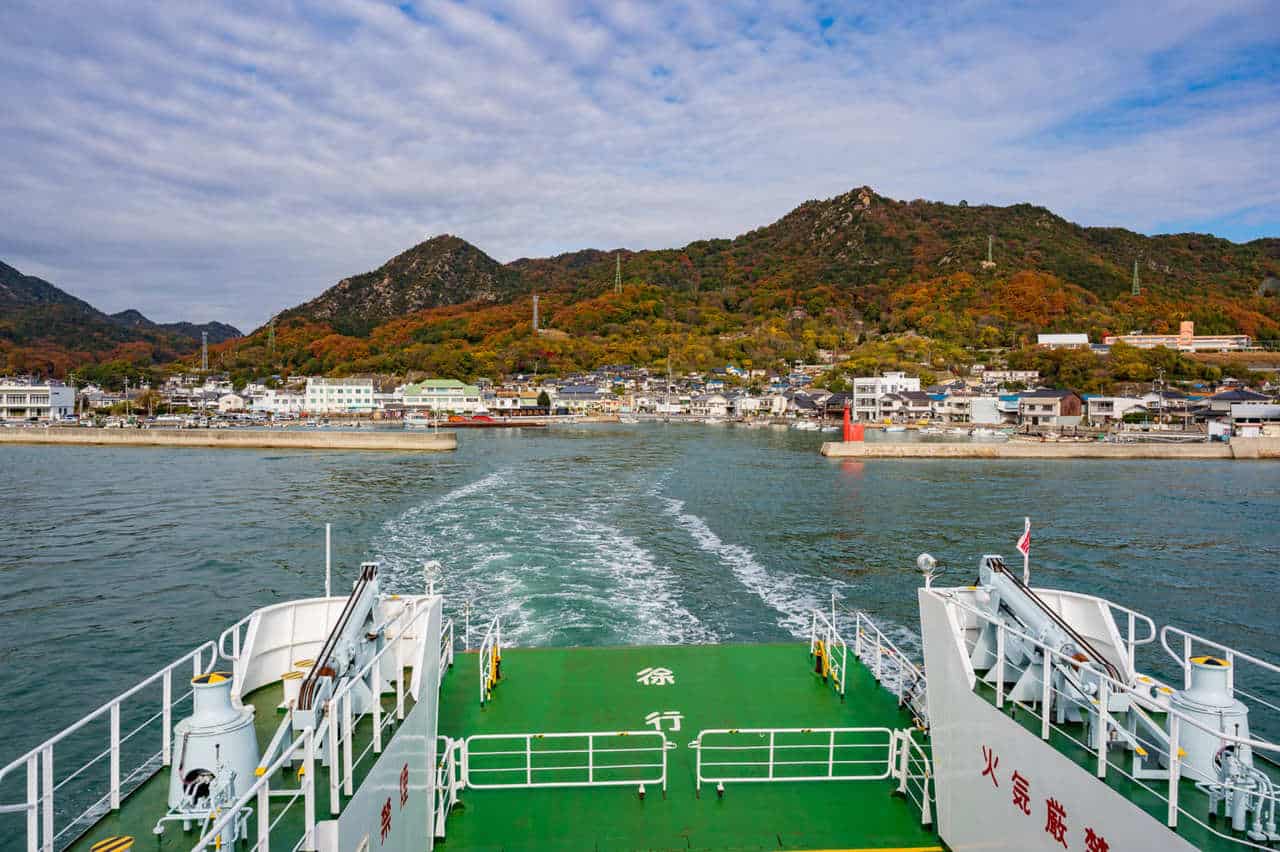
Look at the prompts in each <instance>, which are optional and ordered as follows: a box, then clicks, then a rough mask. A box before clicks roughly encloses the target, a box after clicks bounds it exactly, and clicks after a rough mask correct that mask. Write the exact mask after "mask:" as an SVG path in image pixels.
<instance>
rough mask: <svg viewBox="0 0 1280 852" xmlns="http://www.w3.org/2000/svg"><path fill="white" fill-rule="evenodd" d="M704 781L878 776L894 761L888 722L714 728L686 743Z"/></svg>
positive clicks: (886, 775)
mask: <svg viewBox="0 0 1280 852" xmlns="http://www.w3.org/2000/svg"><path fill="white" fill-rule="evenodd" d="M689 748H691V749H693V750H694V753H695V754H696V755H697V759H696V761H695V767H694V772H695V779H696V780H695V790H696V791H698V792H699V793H700V792H701V790H702V785H703V784H723V783H726V782H729V783H739V784H740V783H762V782H773V781H882V780H884V779H886V778H889V777H890V776H891V775H893V773H894V771H895V769H896V766H897V759H896V758H897V735H896V733H895V732H894V731H892V730H890V729H889V728H712V729H708V730H704V731H699V732H698V736H697V737H696V738H695V739H694V740H693V742H691V743H689Z"/></svg>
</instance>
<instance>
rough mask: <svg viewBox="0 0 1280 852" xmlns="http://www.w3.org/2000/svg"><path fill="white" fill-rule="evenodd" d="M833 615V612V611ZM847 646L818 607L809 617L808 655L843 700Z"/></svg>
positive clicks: (831, 622) (829, 619)
mask: <svg viewBox="0 0 1280 852" xmlns="http://www.w3.org/2000/svg"><path fill="white" fill-rule="evenodd" d="M833 615H834V613H833ZM848 653H849V649H848V646H847V645H845V641H844V638H843V637H841V636H840V634H839V633H838V632H837V631H836V626H835V622H834V621H833V620H832V619H831V618H829V617H828V616H827V614H826V613H825V612H823V611H822V610H820V609H815V610H814V611H813V615H812V616H811V617H810V619H809V656H810V657H813V658H814V659H815V660H816V661H817V666H818V672H819V674H821V675H822V679H823V680H824V681H826V680H827V679H828V678H830V681H829V682H830V684H831V688H832V689H834V690H835V691H836V692H837V693H838V694H839V695H840V700H841V701H843V700H844V689H845V676H846V675H847V673H848V671H849V669H848V660H847V658H848Z"/></svg>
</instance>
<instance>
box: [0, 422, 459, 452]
mask: <svg viewBox="0 0 1280 852" xmlns="http://www.w3.org/2000/svg"><path fill="white" fill-rule="evenodd" d="M0 444H69V445H98V446H112V447H217V448H226V449H275V450H394V451H396V452H442V451H447V450H456V449H457V448H458V436H457V435H456V434H455V433H453V432H425V431H424V432H382V431H373V430H369V431H364V432H340V431H321V430H305V431H304V430H298V431H274V430H269V429H82V428H79V427H65V426H58V427H54V428H45V429H0Z"/></svg>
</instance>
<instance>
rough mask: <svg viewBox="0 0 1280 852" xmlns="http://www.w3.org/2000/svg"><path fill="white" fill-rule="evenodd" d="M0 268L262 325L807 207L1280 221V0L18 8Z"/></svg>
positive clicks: (9, 51)
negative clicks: (920, 205) (470, 258)
mask: <svg viewBox="0 0 1280 852" xmlns="http://www.w3.org/2000/svg"><path fill="white" fill-rule="evenodd" d="M0 103H3V104H4V108H3V110H0V151H2V152H3V159H2V160H0V162H2V163H3V168H0V199H2V200H3V201H2V203H0V259H2V260H4V261H6V262H8V263H10V264H12V265H14V266H17V267H18V268H19V269H22V270H23V271H26V272H29V273H32V274H36V275H41V276H42V277H46V278H48V279H49V280H51V281H53V282H54V283H56V284H58V285H60V286H62V287H64V288H66V289H68V290H70V291H71V292H72V293H74V294H76V295H78V296H80V297H82V298H85V299H87V300H89V301H90V302H92V303H94V304H95V305H98V306H99V307H101V308H103V309H106V310H112V311H115V310H121V309H123V308H126V307H136V308H138V309H140V310H142V311H143V312H144V313H146V314H147V315H148V316H150V317H152V318H153V319H156V320H164V321H169V320H177V319H188V320H193V321H207V320H212V319H217V320H223V321H229V322H233V323H235V324H237V325H239V326H241V327H242V328H245V329H246V330H247V329H249V328H252V327H254V326H257V325H258V324H260V323H262V322H264V321H265V320H266V319H267V318H268V317H269V316H270V315H271V314H273V313H275V312H276V311H279V310H281V309H283V308H285V307H288V306H291V305H293V304H296V303H298V302H300V301H303V300H305V299H307V298H310V297H312V296H314V295H316V294H317V293H319V292H320V291H321V290H323V289H324V288H325V287H328V286H330V285H331V284H333V283H334V282H336V281H337V280H338V279H339V278H341V277H344V276H347V275H351V274H355V273H358V272H363V271H365V270H368V269H371V268H374V267H376V266H377V265H379V264H380V263H381V262H382V261H384V260H385V259H387V258H388V257H390V256H392V255H394V254H396V253H397V252H399V251H401V250H403V249H405V248H407V247H408V246H410V245H413V244H414V243H416V242H418V241H420V240H422V239H423V238H425V237H427V236H430V235H434V234H438V233H445V232H448V233H454V234H458V235H459V236H462V237H464V238H466V239H468V240H470V241H471V242H473V243H475V244H476V245H478V246H480V247H481V248H482V249H484V250H485V251H487V252H489V253H490V254H491V255H493V256H494V257H496V258H498V259H499V260H504V261H505V260H511V259H513V258H516V257H521V256H533V255H544V254H550V253H555V252H560V251H569V250H573V249H577V248H582V247H587V246H592V247H600V248H609V247H614V246H626V247H629V248H655V247H666V246H676V245H683V244H685V243H687V242H689V241H691V240H694V239H699V238H704V237H712V236H731V235H734V234H737V233H741V232H742V231H745V230H749V229H751V228H753V227H757V226H759V225H763V224H767V223H768V222H771V221H773V220H774V219H776V218H778V217H779V216H782V215H783V214H785V213H786V212H787V211H788V210H790V209H792V208H794V207H795V206H796V205H798V204H799V203H800V202H802V201H804V200H806V199H810V198H827V197H830V196H833V195H838V194H840V193H842V192H844V191H846V190H848V189H850V188H852V187H855V186H861V185H864V184H868V185H871V186H872V187H874V188H875V189H876V190H877V191H879V192H882V193H884V194H886V195H889V196H893V197H897V198H931V199H938V200H943V201H959V200H960V199H967V200H968V201H969V202H970V203H977V202H988V203H995V204H1008V203H1014V202H1019V201H1031V202H1033V203H1037V204H1043V205H1045V206H1047V207H1050V208H1051V209H1053V210H1054V211H1056V212H1058V213H1061V214H1062V215H1064V216H1067V217H1068V218H1070V219H1073V220H1075V221H1078V222H1081V223H1083V224H1089V225H1120V226H1124V227H1130V228H1134V229H1136V230H1140V231H1144V232H1148V233H1155V232H1164V231H1182V230H1205V231H1210V232H1212V233H1216V234H1218V235H1220V236H1225V237H1228V238H1231V239H1235V240H1248V239H1253V238H1255V237H1258V236H1275V235H1280V170H1278V169H1277V168H1276V162H1277V160H1278V159H1280V142H1278V141H1277V140H1278V139H1280V3H1278V2H1276V0H1270V2H1232V1H1231V0H1224V2H1214V3H1204V2H1189V3H1167V4H1163V5H1162V7H1161V8H1159V9H1156V8H1155V7H1154V6H1153V4H1150V3H1126V2H1110V3H1097V4H1052V5H1050V4H1026V3H987V2H975V0H958V2H947V3H938V4H932V3H920V4H917V3H910V4H894V3H869V4H865V5H860V4H858V3H809V2H777V3H769V4H759V3H741V2H735V0H719V2H708V3H700V2H692V0H653V2H647V3H632V2H608V3H575V2H568V0H516V2H510V3H498V2H477V3H465V4H464V3H454V2H425V0H415V2H409V3H378V2H361V1H360V0H336V2H333V1H332V0H330V2H323V3H320V2H316V3H313V2H310V0H290V2H276V1H275V0H260V2H255V3H251V4H230V3H226V4H221V3H204V2H182V3H162V4H156V3H142V2H138V3H133V2H130V0H121V2H117V3H111V4H84V3H73V2H59V0H41V1H40V2H30V3H28V2H25V0H6V2H5V3H4V4H0Z"/></svg>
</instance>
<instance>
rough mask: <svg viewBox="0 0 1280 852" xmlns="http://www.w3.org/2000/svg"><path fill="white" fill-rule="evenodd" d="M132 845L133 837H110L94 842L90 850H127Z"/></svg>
mask: <svg viewBox="0 0 1280 852" xmlns="http://www.w3.org/2000/svg"><path fill="white" fill-rule="evenodd" d="M132 847H133V838H132V837H126V836H122V837H108V838H106V839H105V840H99V841H98V842H97V843H95V844H93V847H92V848H91V850H90V852H127V850H129V849H131V848H132Z"/></svg>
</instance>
